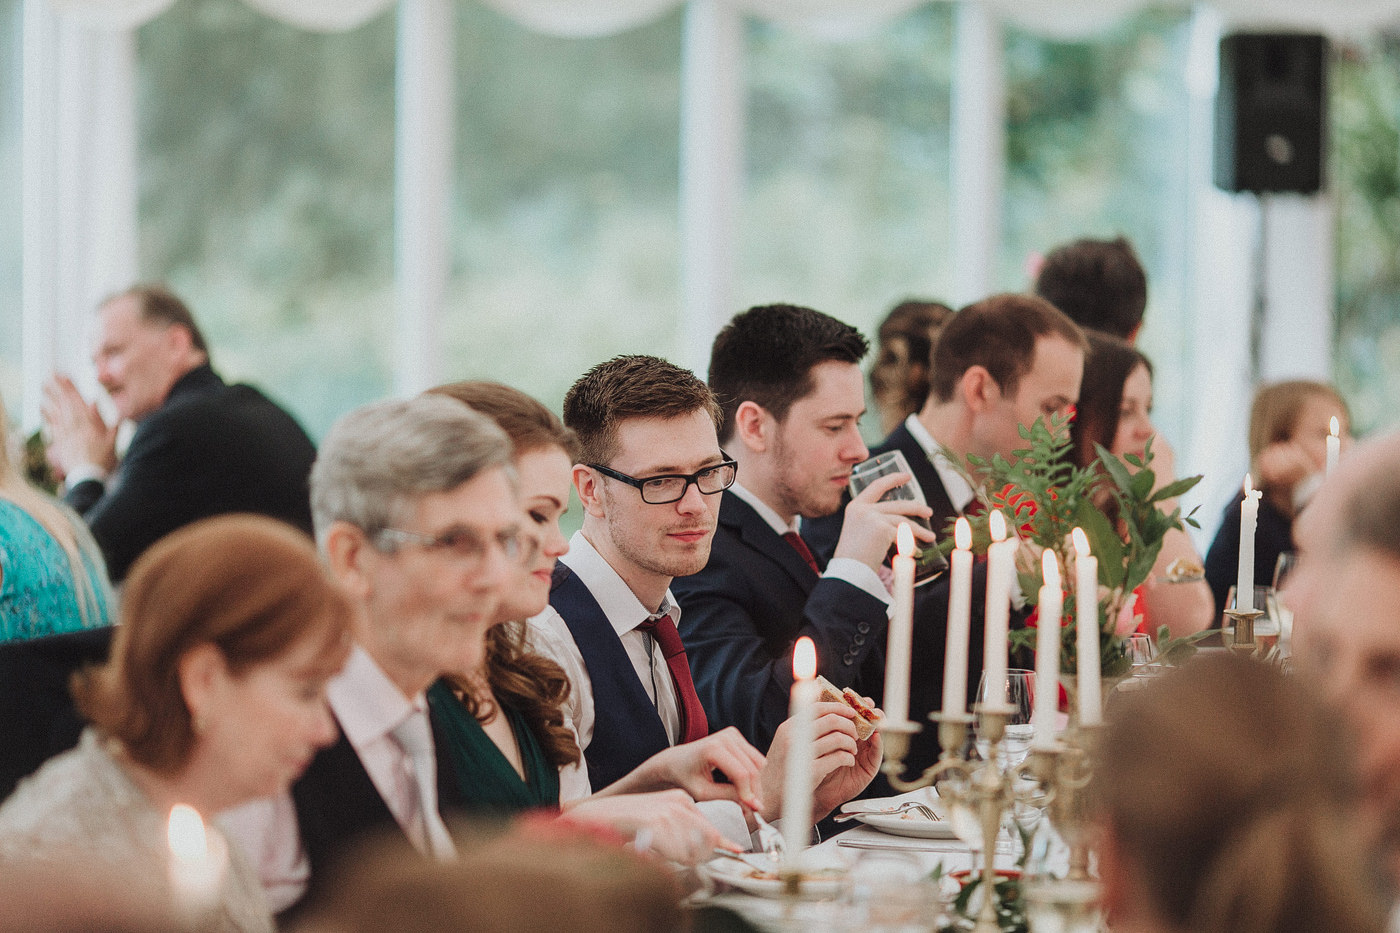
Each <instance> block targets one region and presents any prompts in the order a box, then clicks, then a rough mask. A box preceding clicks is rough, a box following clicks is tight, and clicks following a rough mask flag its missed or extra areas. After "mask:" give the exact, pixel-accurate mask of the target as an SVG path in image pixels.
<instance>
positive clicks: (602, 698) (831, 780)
mask: <svg viewBox="0 0 1400 933" xmlns="http://www.w3.org/2000/svg"><path fill="white" fill-rule="evenodd" d="M719 417H720V411H719V406H718V405H717V404H716V402H715V399H714V396H713V395H712V394H711V392H710V390H709V388H708V387H706V385H705V383H703V382H701V381H700V380H699V379H698V378H696V377H695V375H694V374H693V373H691V372H689V371H688V370H684V369H681V368H679V367H677V366H673V365H672V364H670V363H668V362H666V361H665V360H661V359H657V358H656V357H650V356H624V357H618V358H616V359H613V360H610V361H608V362H606V363H602V364H599V365H598V366H595V367H594V368H593V369H592V370H590V371H589V372H588V373H586V374H585V375H584V376H583V377H582V378H580V379H579V380H578V382H576V383H575V384H574V385H573V387H572V388H571V389H570V390H569V392H568V394H567V395H566V396H565V398H564V422H565V424H567V425H568V426H569V427H570V428H571V429H573V430H574V432H575V433H576V434H577V435H578V438H579V442H580V446H581V455H580V462H579V463H577V464H575V466H574V488H575V490H576V491H577V492H578V496H579V501H580V502H581V503H582V504H583V508H584V513H585V514H584V519H583V528H582V529H581V530H580V532H579V533H577V534H575V535H574V537H573V539H572V540H571V541H570V549H569V552H568V554H566V555H565V556H564V557H563V558H561V560H560V566H559V568H558V569H557V570H556V573H555V580H554V586H553V590H552V592H551V595H550V607H551V608H550V609H549V610H546V611H545V612H544V613H543V614H541V615H540V616H537V617H536V618H535V619H532V620H531V625H532V626H533V627H534V628H535V630H536V632H537V640H538V641H539V642H540V647H541V648H542V649H543V650H544V651H545V652H546V653H547V654H549V655H550V656H552V657H554V658H555V659H556V660H557V661H559V663H560V664H561V666H563V667H564V669H565V671H566V672H567V673H568V674H569V676H570V681H571V683H572V685H573V689H574V696H573V697H572V698H571V702H570V708H569V711H568V715H569V716H570V717H571V718H572V720H573V723H572V724H573V726H574V727H575V729H576V731H577V732H578V735H579V739H580V744H581V745H582V747H583V751H584V756H585V758H586V760H587V764H588V771H589V777H590V779H591V781H592V784H593V787H594V790H595V791H596V790H598V789H600V788H602V787H605V786H607V785H608V784H610V783H612V782H613V781H615V780H617V779H618V778H619V777H621V776H623V775H625V774H627V773H628V772H631V771H633V770H634V769H636V768H637V767H638V766H639V765H641V764H642V763H643V762H645V761H646V760H647V759H648V758H651V757H652V756H654V755H656V754H658V753H659V752H662V751H664V750H666V749H668V748H670V747H672V746H679V747H686V748H689V747H694V748H695V749H696V753H697V754H699V755H703V756H708V757H709V760H710V761H711V762H712V767H714V768H717V769H719V770H721V771H725V772H726V773H727V769H728V767H729V765H728V764H727V762H729V761H730V760H732V759H735V758H739V759H747V758H750V757H751V756H757V757H758V758H759V759H763V756H762V755H759V754H758V753H757V752H756V751H754V750H753V749H752V748H751V747H750V746H749V745H748V743H747V742H745V741H744V740H743V739H742V738H741V737H740V735H739V733H738V732H737V731H736V730H734V729H721V730H719V731H718V732H716V733H715V734H711V729H712V723H711V721H710V717H709V712H710V711H709V710H707V709H705V708H704V707H703V706H702V704H701V703H700V700H699V699H698V697H697V696H696V693H695V687H694V684H693V683H692V680H691V675H690V670H689V667H688V665H687V663H686V650H685V648H686V646H685V645H684V644H683V643H682V639H681V638H680V636H679V635H678V634H677V632H676V624H677V620H678V619H679V624H680V625H682V626H684V625H685V624H686V618H687V615H688V610H687V609H686V608H685V607H684V605H683V604H680V605H678V604H677V600H676V598H675V596H674V595H673V594H672V593H671V591H670V585H671V580H672V578H674V577H675V576H677V575H681V574H688V573H694V572H695V571H697V570H699V569H700V568H701V567H703V566H704V565H705V562H706V560H707V559H708V557H709V554H710V543H711V540H712V539H713V537H714V533H715V522H716V515H717V512H718V511H719V508H720V500H721V498H722V497H723V493H724V490H725V489H727V488H729V487H730V485H731V484H732V483H733V481H734V476H735V464H734V462H733V461H732V460H730V459H729V457H728V456H727V455H726V454H725V452H724V451H723V450H721V449H720V446H719V439H718V436H717V434H716V426H717V423H718V421H719ZM790 677H791V675H789V682H790ZM784 707H786V704H785V703H784ZM818 713H819V716H818V719H817V736H818V738H817V740H816V761H815V763H814V772H813V783H814V785H816V793H815V798H814V807H813V818H814V822H815V819H816V818H819V817H821V816H824V815H825V814H826V813H827V812H828V811H830V810H831V809H832V808H833V807H835V806H836V805H838V804H840V803H842V802H844V801H846V800H848V799H850V798H852V797H854V796H855V795H856V794H857V793H859V792H860V791H861V790H863V789H864V788H865V786H866V785H868V784H869V783H870V780H871V779H872V778H873V777H874V775H875V773H876V769H877V768H878V766H879V761H880V743H879V737H878V736H874V737H872V738H871V739H869V740H867V741H865V742H861V743H857V741H856V738H855V727H854V723H853V718H854V715H855V713H854V711H853V710H852V709H851V708H850V707H849V706H847V705H846V704H844V703H822V704H818ZM780 718H781V717H780ZM775 731H776V733H777V738H776V739H775V740H774V742H773V745H772V749H771V750H770V752H769V754H768V756H767V758H766V760H765V761H764V763H763V765H762V769H761V772H760V775H759V786H760V794H761V799H759V800H756V801H755V800H750V801H746V802H747V803H751V804H753V803H756V804H757V805H758V807H759V809H761V811H762V812H763V815H764V816H766V817H770V818H771V817H773V816H776V815H778V814H779V813H780V812H781V797H782V780H783V779H782V775H783V770H784V762H785V756H786V752H787V747H788V739H787V735H788V730H787V728H786V727H785V726H777V727H775Z"/></svg>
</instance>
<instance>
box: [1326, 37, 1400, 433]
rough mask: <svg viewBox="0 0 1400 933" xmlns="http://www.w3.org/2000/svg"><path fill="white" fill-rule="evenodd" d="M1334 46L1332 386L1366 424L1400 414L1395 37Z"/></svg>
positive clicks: (1398, 66) (1398, 53) (1399, 143)
mask: <svg viewBox="0 0 1400 933" xmlns="http://www.w3.org/2000/svg"><path fill="white" fill-rule="evenodd" d="M1337 52H1338V54H1336V55H1335V56H1334V59H1333V64H1332V72H1331V111H1332V159H1331V176H1332V178H1331V181H1332V186H1333V191H1334V192H1335V196H1336V201H1337V348H1336V354H1337V355H1336V369H1337V385H1338V387H1339V388H1341V390H1342V392H1343V394H1344V395H1345V396H1346V398H1347V401H1348V403H1349V404H1350V405H1351V411H1352V419H1353V421H1354V428H1355V430H1357V431H1360V432H1365V431H1372V430H1374V429H1376V428H1381V427H1386V426H1389V425H1393V424H1395V423H1396V422H1397V420H1400V417H1398V416H1397V412H1396V410H1395V399H1396V398H1397V397H1400V36H1395V35H1392V36H1388V37H1384V38H1380V37H1378V38H1375V39H1372V40H1370V41H1368V42H1366V43H1364V44H1354V45H1347V46H1343V47H1341V48H1340V49H1338V50H1337Z"/></svg>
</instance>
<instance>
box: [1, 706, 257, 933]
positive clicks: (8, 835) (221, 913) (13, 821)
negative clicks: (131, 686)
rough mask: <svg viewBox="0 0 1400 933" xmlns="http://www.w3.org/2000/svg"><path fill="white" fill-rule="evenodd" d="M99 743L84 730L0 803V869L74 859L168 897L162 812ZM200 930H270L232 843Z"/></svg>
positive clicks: (252, 880) (254, 881)
mask: <svg viewBox="0 0 1400 933" xmlns="http://www.w3.org/2000/svg"><path fill="white" fill-rule="evenodd" d="M104 744H105V743H104V740H103V739H102V738H101V737H100V736H99V735H98V734H97V732H96V731H95V730H93V729H88V730H87V731H86V732H84V733H83V736H82V739H81V740H80V741H79V742H78V747H77V748H75V749H73V750H72V751H69V752H65V753H63V754H62V755H58V756H57V757H55V758H51V759H49V761H48V762H47V763H45V765H44V766H43V767H42V768H40V769H39V771H38V772H36V773H35V774H34V775H33V776H31V777H29V778H27V779H25V780H24V781H22V782H21V783H20V785H19V786H18V787H17V788H16V789H15V792H14V793H13V794H12V795H11V796H10V797H9V799H7V800H6V801H5V803H4V805H3V806H0V871H4V866H5V865H6V864H7V863H9V864H20V863H28V864H34V863H45V862H47V863H50V864H54V865H58V866H66V865H69V864H72V863H74V862H75V861H76V859H77V858H80V859H82V860H83V861H82V864H85V865H90V864H92V863H97V864H99V865H103V866H106V867H110V868H111V869H113V870H114V871H118V872H122V873H123V874H129V875H130V877H131V881H132V887H133V888H135V889H138V890H145V889H151V890H153V891H155V892H157V894H156V896H160V894H161V893H164V895H165V896H167V897H168V896H169V894H168V892H169V887H168V883H167V881H166V877H167V876H166V865H167V864H168V857H169V856H168V848H167V843H166V820H167V817H168V814H166V813H165V812H163V811H161V810H159V809H157V808H156V807H155V806H154V805H153V804H152V803H151V801H150V799H149V798H147V797H146V795H145V794H144V793H143V792H142V791H141V789H140V788H139V787H138V786H137V785H136V784H135V783H133V782H132V780H131V778H130V777H128V776H127V774H126V772H125V771H124V770H123V769H122V767H121V766H120V765H119V764H117V762H116V760H115V759H114V758H113V757H112V755H111V754H110V753H109V752H108V751H107V749H106V748H105V747H104ZM211 827H212V824H211ZM75 857H76V858H75ZM200 929H201V931H204V930H208V931H217V933H272V931H273V924H272V911H271V909H270V908H269V907H268V905H267V901H266V900H265V899H264V897H263V892H262V888H261V886H260V885H259V884H258V879H257V876H256V875H255V874H254V873H253V870H252V869H251V868H250V867H249V865H248V863H247V861H246V860H244V858H243V856H242V853H240V852H239V851H238V849H237V847H236V846H234V845H233V844H232V843H229V867H228V874H227V876H226V877H225V881H224V885H223V890H222V897H221V899H220V902H219V904H218V906H217V908H216V910H215V913H214V915H213V916H212V917H211V918H210V923H209V924H208V925H207V926H201V927H200Z"/></svg>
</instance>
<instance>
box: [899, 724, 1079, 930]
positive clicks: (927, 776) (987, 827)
mask: <svg viewBox="0 0 1400 933" xmlns="http://www.w3.org/2000/svg"><path fill="white" fill-rule="evenodd" d="M973 710H974V712H975V713H976V716H975V717H974V716H972V715H969V714H967V713H933V714H931V715H930V716H929V719H930V720H932V721H934V722H937V723H938V738H939V742H940V744H941V745H942V747H943V752H942V754H941V755H940V756H939V759H938V761H937V762H935V763H934V764H933V765H931V766H929V768H928V769H927V770H925V771H924V772H923V773H922V774H920V775H918V776H917V777H915V778H913V779H912V780H905V779H903V778H902V777H901V775H902V774H903V771H904V756H905V755H906V754H907V752H908V749H909V739H910V737H911V736H912V735H913V734H914V733H915V732H917V731H919V729H920V726H919V725H917V724H916V723H889V724H882V725H881V726H880V733H881V737H882V741H883V743H884V748H885V761H884V764H883V765H882V770H883V771H884V773H885V776H886V777H887V778H888V779H889V782H890V785H891V786H892V787H894V788H895V789H896V790H899V791H902V792H908V791H912V790H918V789H919V788H921V787H929V786H931V785H933V784H935V783H937V782H939V781H942V782H943V784H942V786H941V787H940V789H939V793H940V796H943V797H945V798H947V802H948V808H949V817H950V819H952V820H953V823H954V826H955V827H967V828H971V827H970V826H969V825H968V824H973V823H974V821H975V825H976V826H977V827H978V830H979V831H980V833H981V837H982V864H981V866H980V869H981V876H982V890H983V891H984V892H985V895H984V896H983V898H982V906H981V908H980V910H979V912H978V915H977V919H976V921H975V925H974V927H973V933H1000V926H999V924H998V923H997V907H996V840H997V836H998V835H999V834H1000V832H1001V824H1002V819H1003V817H1004V816H1005V814H1006V812H1007V811H1008V810H1010V809H1012V808H1014V807H1015V806H1016V805H1017V804H1018V803H1027V804H1034V805H1037V806H1044V807H1045V808H1046V815H1047V817H1048V819H1049V820H1050V823H1051V825H1052V826H1054V827H1055V830H1056V831H1057V832H1058V833H1059V834H1060V838H1061V839H1063V840H1064V842H1065V844H1066V845H1067V846H1069V849H1070V864H1069V877H1068V878H1067V879H1066V880H1067V881H1081V882H1092V877H1091V876H1090V874H1089V850H1090V845H1089V841H1090V836H1091V834H1090V832H1089V828H1090V825H1091V819H1090V800H1089V795H1088V786H1089V779H1090V777H1091V775H1092V770H1093V769H1092V764H1091V758H1090V752H1091V750H1092V744H1093V741H1094V737H1095V736H1096V735H1097V732H1098V729H1097V727H1094V726H1089V727H1085V726H1072V727H1071V728H1070V729H1069V730H1068V731H1066V732H1065V733H1064V734H1063V735H1062V736H1061V737H1060V738H1059V739H1058V740H1056V742H1055V743H1054V745H1053V746H1049V747H1039V748H1036V747H1033V748H1032V749H1031V751H1030V753H1029V755H1028V756H1027V758H1026V760H1025V761H1024V762H1021V763H1017V764H1014V765H1013V764H1009V763H1006V762H1004V760H1003V758H1002V755H1001V750H1002V749H1001V746H1002V743H1003V741H1004V740H1005V737H1006V724H1007V721H1008V719H1009V718H1010V717H1011V715H1012V714H1013V713H1015V712H1016V711H1017V710H1016V709H1015V707H1011V706H1006V705H998V706H993V705H989V704H979V705H977V706H974V707H973ZM974 721H975V722H976V723H977V726H978V738H979V739H980V740H982V741H985V742H986V743H987V753H986V756H985V758H984V759H983V760H982V761H980V762H978V761H969V760H968V759H967V758H965V757H964V755H963V750H964V749H965V748H966V747H967V737H968V730H969V728H970V727H971V726H972V724H973V722H974ZM1028 785H1029V786H1028ZM960 835H961V833H960Z"/></svg>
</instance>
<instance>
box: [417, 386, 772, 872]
mask: <svg viewBox="0 0 1400 933" xmlns="http://www.w3.org/2000/svg"><path fill="white" fill-rule="evenodd" d="M430 392H432V393H435V394H439V395H446V396H449V397H451V398H455V399H457V400H458V401H461V402H464V403H466V404H467V405H469V406H470V407H471V408H473V409H475V410H476V411H478V412H480V413H481V414H484V415H486V416H487V417H488V418H491V419H492V420H494V421H495V422H496V423H497V424H498V425H499V426H500V427H501V429H502V430H504V431H505V433H506V435H507V436H508V437H509V438H510V440H511V443H512V444H513V445H514V452H513V454H512V463H513V465H514V467H515V472H516V476H517V481H518V487H519V493H520V500H521V505H522V507H523V509H524V511H525V519H526V521H525V526H526V529H527V532H528V534H527V536H526V537H527V538H533V540H534V544H535V546H534V548H533V549H531V550H527V551H526V553H525V555H524V557H523V558H522V560H521V566H520V570H519V580H518V583H517V585H516V586H514V587H512V588H510V590H509V591H508V592H507V593H506V595H505V596H504V597H503V598H502V601H501V603H500V605H499V606H498V607H497V610H496V621H497V624H496V625H495V626H494V627H492V629H491V630H490V631H489V632H488V633H487V634H486V636H485V637H486V650H485V652H484V655H485V658H486V661H485V666H484V669H483V670H481V671H474V672H460V673H459V674H458V675H457V676H455V677H451V678H444V679H443V680H440V681H439V682H438V683H437V684H435V685H434V686H433V687H432V689H431V690H429V691H428V702H429V705H430V708H431V711H432V717H433V720H434V722H435V723H436V724H437V725H438V727H439V728H440V729H441V730H442V731H443V733H444V734H445V735H446V736H447V737H448V738H449V740H450V744H449V755H450V757H451V759H452V762H453V771H454V776H455V778H456V781H457V786H458V788H459V789H460V790H461V793H462V796H463V798H464V799H465V800H467V801H468V804H469V806H474V807H475V808H476V809H478V810H481V811H486V812H494V813H497V814H509V813H515V812H519V811H521V810H525V809H531V808H537V807H545V808H556V809H563V810H565V811H567V815H568V816H569V818H570V819H574V820H578V821H583V822H591V823H598V824H602V825H605V826H608V827H611V828H614V829H618V830H620V831H622V832H624V833H627V834H629V835H630V834H631V833H632V832H635V831H636V830H637V829H639V828H640V827H643V826H648V827H650V828H651V829H652V830H653V835H654V837H655V842H656V844H657V845H658V847H659V850H660V851H663V852H665V853H666V854H667V855H668V856H670V857H672V858H675V859H677V860H694V858H695V857H696V856H697V855H703V856H704V857H708V856H709V855H710V850H711V848H713V846H715V845H722V844H724V841H723V839H722V837H721V836H720V835H719V833H718V832H717V831H715V830H713V829H712V828H710V827H709V826H708V825H706V831H705V832H702V833H700V834H699V835H698V836H696V838H694V839H692V838H690V837H691V836H695V835H696V834H694V833H692V832H691V830H690V829H689V828H687V829H685V830H684V831H682V832H676V830H677V828H678V826H680V825H681V824H680V823H678V822H676V821H677V820H678V819H680V818H679V817H678V816H677V814H676V813H675V812H674V808H676V807H681V808H689V807H693V804H691V803H690V798H689V797H688V796H685V795H683V794H682V793H681V791H680V790H677V788H686V789H692V790H694V791H695V793H696V796H697V797H699V796H703V795H704V794H705V793H706V791H707V790H709V789H712V785H713V782H712V780H711V778H710V774H711V771H712V770H713V768H714V767H715V765H714V764H713V763H710V762H707V761H706V760H704V759H702V758H701V757H700V756H699V755H698V754H697V753H696V752H695V750H694V746H695V745H699V744H701V743H692V745H689V746H687V745H682V746H677V747H675V748H671V749H667V750H666V751H663V752H660V753H658V754H657V755H654V756H652V758H650V759H648V761H646V762H645V763H643V764H642V765H641V766H640V767H638V768H637V769H636V770H634V771H632V772H631V773H629V774H628V775H626V776H624V777H623V778H621V779H620V780H618V781H616V782H614V783H613V784H611V785H609V786H608V787H606V788H592V787H591V786H590V785H589V780H588V772H587V769H586V768H585V767H584V766H583V755H582V752H581V750H580V748H579V745H578V740H577V737H576V733H575V731H574V725H575V724H574V722H573V716H572V714H571V713H570V711H569V707H568V701H569V696H570V691H571V685H570V681H569V678H568V676H567V674H566V673H565V671H564V669H563V668H562V667H560V666H559V665H558V664H557V663H556V662H554V661H553V660H551V659H549V658H547V657H545V656H544V655H543V654H541V653H539V652H538V651H536V650H535V648H534V646H533V644H532V641H531V639H532V638H539V637H543V636H542V635H541V633H539V632H538V631H536V630H533V629H528V628H527V626H526V623H525V620H527V619H529V618H531V617H533V616H535V615H538V614H539V613H541V612H542V611H544V609H545V607H546V606H548V605H549V591H550V585H551V580H552V577H553V571H554V564H555V562H556V561H557V560H558V558H559V557H561V556H562V555H563V554H564V553H566V552H567V551H568V549H569V542H568V539H566V538H565V537H564V535H563V533H562V532H561V531H560V528H559V520H560V518H561V517H562V516H563V515H564V513H565V511H566V510H567V508H568V505H569V496H570V493H571V491H572V489H573V485H572V479H571V477H572V471H573V463H574V460H575V458H576V455H577V453H578V445H577V441H576V440H575V437H574V433H573V432H572V431H571V430H569V429H568V428H567V427H565V426H564V424H563V423H562V422H561V421H560V420H559V418H558V416H556V415H555V414H554V413H553V412H551V411H550V410H549V409H547V408H546V407H545V406H543V405H541V404H540V403H539V402H537V401H535V400H534V399H532V398H530V397H529V396H528V395H525V394H524V393H523V392H520V391H518V390H516V389H512V388H510V387H509V386H504V385H500V384H499V383H493V382H458V383H452V384H449V385H444V386H438V387H437V388H435V389H431V390H430ZM752 755H753V756H754V757H753V760H745V761H743V762H735V763H732V764H731V765H730V766H729V767H727V768H726V769H725V770H726V773H727V774H730V775H731V776H733V775H735V774H738V775H740V776H741V778H740V779H741V780H742V779H743V778H744V777H748V778H749V779H751V780H752V781H753V782H754V783H755V784H756V782H757V773H758V769H759V768H760V767H761V766H762V763H763V762H762V757H761V756H759V755H758V753H757V752H752ZM735 783H736V784H737V783H739V781H737V780H736V782H735ZM724 789H725V790H726V791H727V792H728V794H729V795H730V796H732V795H733V794H734V792H735V791H734V788H731V787H728V785H726V786H725V788H724ZM595 791H596V793H595ZM653 791H663V792H664V793H662V794H655V793H651V792H653ZM643 795H644V796H643ZM668 832H669V835H668ZM680 835H683V836H685V837H686V838H684V839H678V838H671V837H674V836H680ZM668 844H672V845H674V846H676V847H675V848H672V849H669V850H668V849H667V848H666V846H667V845H668Z"/></svg>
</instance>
